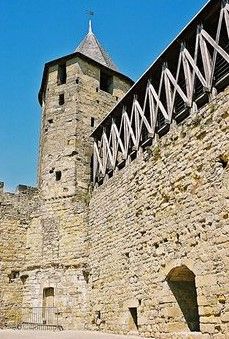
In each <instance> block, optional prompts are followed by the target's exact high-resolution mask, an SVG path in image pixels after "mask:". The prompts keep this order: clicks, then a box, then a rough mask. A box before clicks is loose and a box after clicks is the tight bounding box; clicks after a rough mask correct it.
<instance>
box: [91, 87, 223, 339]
mask: <svg viewBox="0 0 229 339" xmlns="http://www.w3.org/2000/svg"><path fill="white" fill-rule="evenodd" d="M228 96H229V92H228V89H227V90H225V92H224V93H221V94H220V95H219V96H218V97H217V98H216V99H215V101H214V102H212V103H211V104H209V105H206V106H205V107H204V108H203V109H201V110H200V112H198V113H197V114H196V115H193V116H190V117H189V118H188V119H187V120H186V121H184V122H183V123H182V124H180V125H178V126H176V127H175V128H173V129H172V131H170V132H169V133H168V134H167V135H166V136H164V137H162V138H161V139H160V140H159V141H158V143H157V144H156V145H154V146H152V147H150V148H148V149H147V150H145V151H144V153H143V154H142V155H140V156H139V158H137V159H135V160H134V161H133V162H132V163H130V164H129V165H128V166H126V167H125V168H124V169H122V170H121V171H119V172H116V173H115V174H114V176H113V177H112V178H110V179H109V180H108V181H107V182H106V183H104V184H103V185H102V186H100V187H98V188H96V189H94V191H93V194H92V198H91V200H90V204H89V206H90V214H89V225H90V227H89V230H90V243H91V248H90V255H89V263H90V267H91V277H90V290H89V301H90V304H91V323H92V319H93V316H94V315H93V307H95V306H96V305H99V308H100V311H101V314H102V319H103V320H104V324H103V329H104V330H108V331H112V332H119V333H128V331H129V327H128V326H129V325H128V318H129V317H130V311H129V308H128V305H127V303H126V301H128V300H139V305H138V306H136V305H135V306H134V307H136V308H137V312H138V316H139V318H142V319H145V323H144V322H143V321H141V323H139V326H138V331H139V333H140V334H141V335H144V336H153V337H155V338H176V335H175V334H172V337H171V334H169V333H171V332H173V333H175V332H180V331H181V332H182V333H184V332H186V333H188V332H189V331H190V330H189V328H188V326H187V322H186V320H185V318H184V314H185V313H184V310H183V312H182V310H181V309H180V307H179V305H178V302H179V300H178V302H177V299H176V298H175V297H174V294H173V293H172V290H171V289H170V286H169V284H168V283H167V281H166V279H168V274H169V272H171V270H172V269H174V268H175V267H182V265H184V266H185V267H187V268H188V269H189V270H191V271H192V272H193V273H194V275H195V284H196V292H197V304H198V308H199V316H200V329H201V331H202V334H201V335H200V334H197V337H198V336H199V337H201V338H204V333H206V337H209V335H219V334H220V333H221V334H223V335H226V334H228V328H227V327H226V326H224V324H227V325H228V313H227V311H226V310H228V307H229V304H228V302H229V301H228V286H229V283H228V269H229V266H228V251H227V247H228V240H229V239H228V208H229V203H228V187H229V186H228V185H229V172H228V170H229V167H228V165H227V166H225V163H224V164H223V162H222V159H226V161H228V159H229V138H228V131H229V115H228V111H229V106H228ZM212 105H214V107H215V110H210V107H212ZM200 135H202V137H201V138H200ZM190 277H191V276H190ZM179 278H181V276H180V277H179V276H178V280H179ZM183 278H184V277H183ZM174 279H175V280H176V278H174ZM184 280H185V279H184ZM186 280H189V278H188V276H187V279H186ZM184 284H185V281H184ZM183 297H184V295H183ZM129 307H131V306H129ZM132 307H133V306H132ZM186 316H187V314H186ZM120 318H126V319H127V321H125V322H120ZM90 328H93V329H95V328H96V325H93V324H92V325H91V326H90ZM163 333H164V334H163ZM182 335H183V336H182ZM182 335H181V337H182V338H183V337H185V336H184V334H182ZM178 337H179V336H178ZM188 337H189V336H188ZM191 337H192V336H191V335H190V338H191Z"/></svg>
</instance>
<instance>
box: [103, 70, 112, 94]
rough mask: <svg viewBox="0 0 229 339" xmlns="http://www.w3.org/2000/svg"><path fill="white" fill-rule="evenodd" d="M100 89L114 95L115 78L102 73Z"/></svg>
mask: <svg viewBox="0 0 229 339" xmlns="http://www.w3.org/2000/svg"><path fill="white" fill-rule="evenodd" d="M100 89H101V90H102V91H104V92H107V93H110V94H113V76H112V75H110V74H108V73H106V72H103V71H100Z"/></svg>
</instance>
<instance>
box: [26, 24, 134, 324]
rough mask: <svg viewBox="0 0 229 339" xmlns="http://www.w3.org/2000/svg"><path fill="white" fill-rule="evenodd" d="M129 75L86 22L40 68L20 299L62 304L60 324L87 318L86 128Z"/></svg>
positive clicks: (89, 129) (124, 87)
mask: <svg viewBox="0 0 229 339" xmlns="http://www.w3.org/2000/svg"><path fill="white" fill-rule="evenodd" d="M132 83H133V82H132V81H131V80H130V79H129V78H128V77H126V76H125V75H123V74H122V73H120V72H119V71H118V70H117V68H116V66H115V65H114V63H113V62H112V60H111V59H110V58H109V56H108V54H107V53H106V52H105V51H104V49H103V48H102V47H101V45H100V43H99V42H98V40H97V38H96V36H95V35H94V33H93V32H92V28H91V23H90V25H89V32H88V34H87V35H86V37H85V38H84V40H83V41H82V42H81V44H80V45H79V47H78V48H77V49H76V50H75V52H74V53H72V54H70V55H67V56H64V57H62V58H59V59H56V60H53V61H51V62H48V63H47V64H46V65H45V68H44V73H43V79H42V84H41V89H40V92H39V101H40V104H41V106H42V124H41V138H40V161H39V174H38V179H39V192H40V201H39V203H38V208H37V210H36V211H35V212H34V213H33V217H32V222H31V225H30V227H29V230H28V234H27V251H28V255H27V258H28V260H27V267H26V268H25V271H24V273H23V275H24V276H25V279H24V280H25V289H24V291H25V293H24V301H23V304H24V306H30V307H33V308H36V307H37V310H38V311H37V312H42V311H40V310H41V308H42V307H45V306H47V305H48V306H49V307H57V308H58V309H61V314H60V318H61V324H62V325H63V326H64V327H65V328H68V327H71V328H74V327H75V328H82V327H83V326H84V323H85V322H86V318H87V317H86V314H87V283H88V274H89V266H88V262H87V257H88V248H89V244H88V237H87V235H88V233H87V229H88V226H87V214H88V213H87V206H88V201H89V187H90V164H91V154H92V147H91V146H92V144H91V141H90V133H91V132H92V129H93V127H94V126H95V124H96V123H97V122H98V121H99V120H101V119H102V118H103V117H104V116H105V114H106V113H108V112H109V110H110V109H111V108H112V107H113V106H114V105H115V104H116V103H117V101H118V100H119V99H120V98H121V97H122V96H123V95H124V93H125V92H127V90H128V89H129V87H130V86H131V85H132ZM44 316H45V315H44V314H38V317H42V318H43V317H44ZM42 321H43V320H42ZM44 321H46V319H44Z"/></svg>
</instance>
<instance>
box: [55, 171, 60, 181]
mask: <svg viewBox="0 0 229 339" xmlns="http://www.w3.org/2000/svg"><path fill="white" fill-rule="evenodd" d="M60 179H61V171H56V181H60Z"/></svg>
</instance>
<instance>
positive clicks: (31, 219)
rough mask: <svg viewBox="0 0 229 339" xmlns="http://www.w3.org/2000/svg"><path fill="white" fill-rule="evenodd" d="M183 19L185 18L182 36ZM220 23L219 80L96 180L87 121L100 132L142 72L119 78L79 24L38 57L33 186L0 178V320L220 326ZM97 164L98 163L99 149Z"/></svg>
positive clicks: (223, 260)
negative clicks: (55, 55)
mask: <svg viewBox="0 0 229 339" xmlns="http://www.w3.org/2000/svg"><path fill="white" fill-rule="evenodd" d="M221 5H222V6H221ZM215 12H217V13H219V12H220V13H223V16H222V17H223V18H225V19H224V20H225V21H223V22H225V23H227V14H225V13H228V4H227V2H225V1H224V2H223V3H222V4H221V1H219V0H212V1H210V2H209V4H208V5H206V8H205V9H204V10H203V11H202V12H201V13H200V14H199V17H198V18H199V19H201V21H202V22H203V23H204V24H205V17H206V25H210V24H212V25H210V27H211V29H213V28H217V26H216V23H215V21H214V20H215V19H213V23H212V22H210V24H209V20H210V19H209V18H211V17H214V18H216V17H217V18H218V17H219V16H218V14H217V15H215V14H214V13H215ZM212 13H213V14H214V15H213V14H212ZM198 18H197V19H198ZM189 27H191V28H189ZM193 27H194V23H193V22H192V23H191V24H190V26H188V28H187V29H186V30H188V38H190V37H191V38H190V39H193V36H194V35H192V31H193ZM204 27H205V26H204ZM212 27H213V28H212ZM222 27H223V28H222V32H223V33H222V36H223V38H222V39H221V40H222V41H221V40H220V43H221V46H223V47H220V48H221V49H223V51H225V53H226V55H225V54H224V52H222V51H221V49H220V48H219V47H217V46H216V47H214V48H218V49H217V51H218V52H217V53H218V55H220V59H219V58H218V57H216V61H217V62H216V64H217V67H218V68H217V71H218V73H217V74H216V75H215V77H218V78H217V79H219V80H222V79H223V81H221V82H220V86H221V87H220V86H219V85H215V87H214V86H212V88H211V89H209V88H207V87H206V86H205V87H204V91H203V93H202V94H201V95H202V97H201V98H204V100H205V99H206V97H207V101H204V103H201V104H199V106H197V105H196V107H195V108H196V109H195V110H194V109H193V107H192V109H190V112H191V114H189V116H188V117H186V118H185V119H184V120H183V121H181V122H179V123H176V122H175V121H174V120H173V121H172V122H171V125H170V129H169V131H168V133H166V134H165V135H163V136H160V135H159V133H158V130H157V131H156V134H155V137H154V142H153V143H152V145H150V146H145V147H142V148H141V149H140V150H139V151H138V152H137V156H136V159H134V160H133V159H131V158H130V157H129V158H128V159H126V160H125V166H123V167H124V168H122V169H120V168H118V166H117V167H116V168H115V170H114V172H113V173H112V177H111V175H109V174H110V172H109V171H108V172H107V173H104V178H103V179H104V180H103V183H102V184H100V186H99V183H98V182H97V183H96V185H94V187H92V176H93V175H92V168H93V167H94V166H95V156H94V157H93V156H92V154H93V145H92V140H91V138H90V133H91V132H92V131H93V129H94V128H95V126H98V128H100V129H101V130H103V132H104V131H105V132H109V131H110V130H111V127H110V126H111V124H112V123H114V122H115V123H118V122H119V117H118V115H116V116H114V115H111V114H108V113H109V111H110V110H111V109H113V108H114V110H115V109H117V108H118V107H120V106H121V105H122V104H123V111H125V107H124V103H125V105H129V104H130V101H131V100H130V99H129V98H130V96H128V93H130V94H132V92H133V91H134V95H135V96H136V92H138V97H139V98H140V99H141V95H142V93H143V87H144V86H146V83H144V86H143V85H142V82H141V81H143V82H144V76H143V78H142V79H143V80H140V81H139V82H138V83H136V84H135V87H134V86H133V87H131V86H132V85H133V81H132V80H131V79H129V78H128V77H126V76H125V75H123V74H122V73H120V72H119V71H118V70H117V67H116V66H115V64H114V63H113V62H112V60H111V59H110V57H109V56H108V55H107V53H106V52H105V51H104V49H103V48H102V46H101V45H100V43H99V42H98V40H97V38H96V36H95V35H94V33H93V31H92V28H91V25H90V26H89V32H88V34H87V35H86V37H85V39H84V40H83V41H82V43H81V44H80V45H79V47H78V48H77V49H76V50H75V52H73V53H72V54H69V55H67V56H64V57H62V58H59V59H56V60H53V61H51V62H48V63H47V64H46V65H45V68H44V73H43V78H42V84H41V89H40V92H39V101H40V104H41V106H42V123H41V137H40V158H39V171H38V172H39V173H38V187H37V188H31V187H27V186H23V185H20V186H19V187H18V189H17V191H16V193H6V192H4V189H3V188H4V184H3V183H0V234H1V236H0V295H1V299H0V328H1V327H2V328H3V327H22V328H29V329H34V328H37V329H56V330H58V329H60V328H64V329H89V330H96V331H104V332H110V333H119V334H134V335H138V334H139V335H142V336H144V337H153V338H160V339H164V338H168V339H172V338H175V339H176V338H179V339H181V338H206V339H207V338H214V339H226V338H228V333H229V330H228V327H229V279H228V271H229V252H228V240H229V239H228V227H229V223H228V220H229V205H228V203H229V165H228V161H229V138H228V130H229V107H228V106H229V105H228V97H229V88H228V71H227V67H228V62H226V63H225V60H226V59H225V58H227V57H228V54H227V52H226V51H228V45H227V42H228V36H227V35H226V34H227V30H226V27H227V26H226V25H224V26H222ZM195 34H196V31H195ZM206 36H207V35H206ZM202 38H203V37H202ZM182 39H183V38H182ZM200 39H201V38H200ZM226 39H227V40H226ZM191 41H193V40H191ZM213 45H214V44H213ZM206 46H207V44H206V42H205V44H204V43H203V45H201V53H202V55H204V57H205V59H206V58H208V57H207V55H208V54H207V53H206V51H207V50H206ZM214 46H215V45H214ZM172 47H173V46H172ZM179 48H180V47H179ZM182 48H184V46H183V47H182ZM212 48H213V47H212ZM172 52H173V53H172V55H173V57H174V56H176V51H175V52H174V50H173V51H172ZM210 52H211V53H212V49H210ZM220 53H221V54H220ZM222 55H223V56H224V59H223V61H222V58H223V57H222ZM209 58H210V57H209ZM217 58H218V59H217ZM189 60H190V59H189ZM206 60H208V59H206ZM159 61H160V59H159ZM197 61H198V60H197ZM163 67H164V68H163V69H165V65H163ZM188 67H191V66H190V65H189V66H188V65H187V64H186V68H187V69H188ZM195 67H196V68H197V67H200V69H201V72H202V73H203V74H205V73H204V72H205V71H206V72H207V69H206V68H204V66H203V65H202V66H200V65H199V64H198V62H197V66H196V65H195ZM201 67H202V68H201ZM220 67H221V68H220ZM160 69H161V66H160ZM225 70H226V73H225V74H224V73H223V72H225ZM196 73H198V71H197V70H196V69H195V72H194V73H193V74H196ZM158 74H159V71H158ZM198 74H199V73H198ZM206 74H207V73H206ZM206 74H205V75H206ZM222 74H223V76H224V77H223V78H222ZM199 76H200V75H199ZM156 77H157V75H155V79H156ZM202 77H203V76H202ZM220 77H221V78H220ZM201 79H202V78H201ZM178 80H179V79H178ZM182 81H183V83H182V85H181V86H183V87H184V84H185V81H184V79H182ZM204 81H206V80H205V79H202V82H204ZM206 83H207V81H206ZM198 86H199V87H198V89H197V90H198V91H199V89H200V85H199V83H198ZM217 86H218V87H217ZM183 87H182V90H183ZM202 87H203V86H202ZM144 88H145V87H144ZM135 91H136V92H135ZM179 91H180V92H181V89H179ZM126 92H127V94H126V95H125V93H126ZM217 92H218V94H217ZM140 99H139V100H140ZM167 99H168V98H167ZM164 100H165V98H164ZM201 100H202V99H201ZM159 101H160V100H159V99H158V102H159ZM179 104H180V102H179ZM186 108H187V105H186ZM113 112H114V111H113ZM107 114H108V115H107ZM131 123H132V124H133V125H134V123H133V121H131ZM136 125H137V123H135V126H134V127H135V128H136ZM127 127H128V126H126V129H127ZM121 138H123V135H122V133H120V140H121ZM106 142H107V145H110V140H108V139H107V141H106ZM101 144H102V143H101V142H98V145H99V146H101ZM114 149H115V145H114V144H112V146H111V150H112V151H114ZM129 149H130V151H132V150H133V147H132V148H131V147H129ZM94 150H95V151H96V150H97V149H96V148H94ZM106 150H107V148H106V147H102V148H101V149H100V151H99V152H100V153H99V154H97V157H98V158H99V157H100V156H101V155H102V153H103V154H105V153H106ZM100 165H101V166H100V167H101V168H105V167H106V166H107V167H109V166H111V164H110V163H109V162H106V161H105V160H104V159H103V163H101V164H100ZM109 176H110V177H109ZM99 179H100V177H99Z"/></svg>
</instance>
